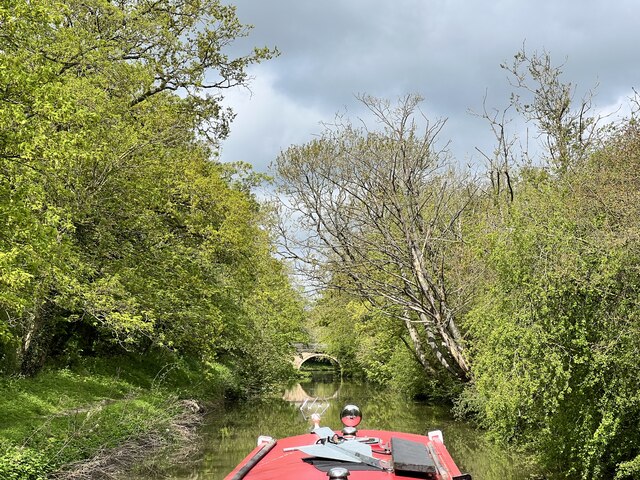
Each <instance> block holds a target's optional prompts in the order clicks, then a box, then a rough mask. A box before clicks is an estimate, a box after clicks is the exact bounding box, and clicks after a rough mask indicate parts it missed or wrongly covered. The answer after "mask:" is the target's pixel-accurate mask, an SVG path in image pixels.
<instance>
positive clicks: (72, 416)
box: [0, 356, 230, 480]
mask: <svg viewBox="0 0 640 480" xmlns="http://www.w3.org/2000/svg"><path fill="white" fill-rule="evenodd" d="M229 383H230V376H229V375H228V374H227V372H226V371H225V370H224V369H223V368H217V367H213V368H210V369H209V371H208V372H206V373H203V372H202V369H201V368H196V366H195V365H188V364H186V363H184V362H179V361H175V360H172V359H170V358H166V357H162V358H160V357H155V358H152V357H146V358H144V359H143V358H140V357H133V356H132V357H128V356H119V357H115V358H100V359H83V360H82V362H81V363H79V364H77V365H75V366H74V367H71V368H63V369H53V368H51V369H48V370H46V371H44V372H42V373H41V374H39V375H38V376H36V377H34V378H20V377H16V378H2V379H0V478H2V479H3V480H32V479H33V480H36V479H37V480H40V479H45V478H51V477H54V478H99V477H100V472H103V473H104V477H108V476H109V475H112V474H113V471H112V467H113V466H114V462H110V461H109V458H110V457H111V458H117V459H118V462H116V463H120V465H119V467H118V466H117V465H116V468H126V467H127V465H126V463H127V457H130V460H134V461H135V462H136V463H137V462H139V461H140V460H141V459H142V457H143V456H144V454H145V453H147V452H148V451H150V450H153V449H159V448H165V447H166V448H171V447H175V445H176V444H178V443H184V442H185V441H186V440H188V436H189V434H190V432H192V430H193V428H192V427H193V426H194V424H195V423H197V418H198V417H199V416H200V415H199V412H198V410H199V404H200V402H201V401H202V400H206V401H209V402H213V401H215V399H216V398H220V396H221V395H222V393H223V391H224V389H225V388H226V387H228V386H230V385H229ZM194 398H195V399H198V402H193V401H190V400H188V399H194ZM171 450H175V448H171ZM125 452H126V455H123V454H124V453H125ZM87 460H89V461H88V463H87Z"/></svg>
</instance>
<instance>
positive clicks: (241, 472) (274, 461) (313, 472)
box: [225, 430, 471, 480]
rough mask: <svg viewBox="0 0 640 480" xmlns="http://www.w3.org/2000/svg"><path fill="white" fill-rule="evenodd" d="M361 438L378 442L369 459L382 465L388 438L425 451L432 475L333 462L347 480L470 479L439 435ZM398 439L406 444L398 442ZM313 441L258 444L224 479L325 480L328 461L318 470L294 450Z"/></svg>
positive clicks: (373, 433)
mask: <svg viewBox="0 0 640 480" xmlns="http://www.w3.org/2000/svg"><path fill="white" fill-rule="evenodd" d="M336 433H337V434H338V435H339V434H340V432H336ZM438 433H439V432H438ZM365 437H369V438H371V439H378V440H379V442H377V441H376V442H375V443H374V444H373V445H371V447H372V453H373V457H375V458H377V459H379V460H382V461H384V462H390V461H391V460H392V455H391V454H388V453H387V454H385V453H384V447H389V446H391V445H392V438H393V439H399V440H394V441H393V443H395V444H396V445H400V444H402V443H404V444H407V445H409V446H410V447H411V446H412V445H414V446H416V447H418V448H419V449H420V448H421V449H423V450H425V449H426V451H427V452H429V455H428V456H429V457H430V458H432V459H433V463H435V473H433V474H428V473H407V472H402V475H398V474H397V472H395V471H388V470H381V469H373V470H371V469H369V470H358V468H361V467H362V464H358V463H351V464H349V463H344V462H340V461H337V460H335V461H333V464H334V465H335V466H342V467H345V468H347V469H348V470H349V472H350V475H349V480H377V479H385V480H391V479H395V478H402V479H405V480H410V479H412V478H414V479H416V478H423V479H424V478H429V479H433V480H471V476H469V475H462V474H461V473H460V470H459V469H458V467H457V466H456V464H455V462H454V461H453V459H452V458H451V456H450V455H449V452H448V451H447V449H446V447H445V446H444V444H443V442H442V438H441V436H438V434H435V435H430V437H431V438H429V437H428V436H424V435H416V434H411V433H402V432H393V431H385V430H359V431H358V434H357V438H359V439H360V438H365ZM402 440H405V441H408V442H402ZM317 441H318V436H317V435H316V434H314V433H308V434H304V435H296V436H293V437H287V438H283V439H279V440H277V441H276V442H275V444H273V445H269V444H267V443H264V444H262V445H258V446H257V447H256V448H255V449H254V450H253V451H252V452H251V453H250V454H249V455H248V456H247V457H246V458H245V459H244V460H243V461H242V462H241V463H240V464H239V465H238V466H237V467H236V468H235V469H234V470H233V471H232V472H231V473H230V474H229V475H227V476H226V477H225V480H239V479H246V480H273V479H279V480H314V479H323V480H326V479H327V478H328V477H327V471H326V467H327V465H329V466H331V464H332V460H324V461H320V462H319V463H322V464H323V467H324V471H323V470H320V468H322V466H315V465H313V464H311V463H309V462H310V457H311V455H309V454H307V453H304V452H302V451H300V450H298V449H297V447H302V446H307V445H314V444H316V442H317ZM414 442H415V443H414ZM257 457H260V458H259V460H258V461H257V462H256V458H257ZM252 459H253V460H252ZM394 460H395V462H396V463H398V462H399V460H398V457H396V455H394ZM253 463H255V465H254V466H252V467H251V468H249V467H250V465H251V464H253ZM412 475H413V476H412Z"/></svg>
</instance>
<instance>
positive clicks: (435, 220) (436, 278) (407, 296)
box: [275, 95, 473, 378]
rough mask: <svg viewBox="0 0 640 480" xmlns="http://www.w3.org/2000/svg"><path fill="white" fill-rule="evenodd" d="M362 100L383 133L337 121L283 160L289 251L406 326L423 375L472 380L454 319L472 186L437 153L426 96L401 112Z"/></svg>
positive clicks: (404, 104)
mask: <svg viewBox="0 0 640 480" xmlns="http://www.w3.org/2000/svg"><path fill="white" fill-rule="evenodd" d="M360 100H361V101H362V103H363V104H364V105H365V106H366V107H367V108H368V110H369V112H370V113H372V114H373V116H374V117H375V119H376V121H377V122H378V125H379V126H380V130H379V131H374V130H369V129H368V128H367V126H366V125H364V126H363V127H361V128H357V127H355V126H354V125H353V124H351V123H350V122H348V121H345V120H343V119H338V123H336V124H335V125H329V126H327V128H326V130H325V131H324V133H323V134H322V136H321V137H320V138H319V139H317V140H314V141H311V142H309V143H307V144H305V145H301V146H293V147H291V148H289V149H288V150H287V151H285V152H284V153H283V154H282V155H280V156H279V157H278V159H277V160H276V164H275V168H276V172H277V176H278V181H279V187H280V194H281V195H283V198H285V199H286V204H284V205H283V208H285V209H286V211H287V218H289V219H293V220H292V222H294V225H293V226H292V228H289V229H288V231H285V232H284V238H285V239H286V243H285V247H286V248H287V249H288V252H289V253H290V254H292V255H293V256H294V257H295V258H296V259H297V260H298V261H300V262H302V264H305V265H306V266H307V267H310V268H309V269H307V273H308V274H310V275H311V277H312V278H313V280H315V281H317V282H319V283H320V284H321V285H324V286H328V287H334V288H341V289H346V290H347V291H349V292H352V293H354V294H356V295H358V296H360V297H361V298H363V299H365V300H367V301H368V302H369V303H370V304H372V305H374V306H375V307H376V308H379V309H380V310H381V311H383V312H385V313H386V314H387V315H390V316H392V317H393V318H396V319H397V320H399V321H401V322H403V324H404V326H405V328H406V331H407V332H408V333H409V335H410V337H411V340H412V344H413V348H414V351H415V354H416V355H417V357H418V358H419V359H420V362H421V363H422V365H423V367H424V368H425V370H427V371H429V372H433V371H434V368H435V367H436V366H437V367H438V368H446V369H447V370H449V371H450V372H451V373H452V374H454V375H456V376H458V377H460V378H467V376H468V372H469V364H468V361H467V358H466V354H465V351H464V349H465V346H464V341H463V337H462V334H461V332H460V330H459V328H458V325H457V318H456V314H457V310H456V309H457V308H459V307H460V306H461V305H462V304H463V302H464V297H465V292H464V291H463V290H456V289H457V288H458V287H459V286H460V285H453V284H452V282H451V278H452V275H451V270H452V269H454V268H455V256H456V249H457V247H459V245H460V244H461V242H462V238H461V234H462V225H461V221H462V214H463V212H464V210H465V208H466V207H467V205H468V204H469V201H470V199H471V198H472V195H473V187H472V186H471V185H470V184H467V183H466V182H465V181H464V179H462V178H460V177H459V176H458V175H456V173H455V172H454V170H453V168H452V165H451V163H450V162H449V159H448V157H447V155H446V151H445V150H438V149H437V148H436V139H437V136H438V134H439V132H440V131H441V129H442V127H443V125H444V121H441V120H438V121H436V122H435V123H433V124H431V123H429V122H428V121H427V120H426V118H424V117H420V118H419V115H418V114H419V110H418V105H419V103H420V101H421V100H422V99H421V98H420V97H419V96H415V95H408V96H406V97H403V98H402V99H400V101H399V103H398V105H397V106H395V107H392V106H391V105H390V104H389V102H386V101H383V100H379V99H376V98H373V97H370V96H363V97H361V98H360ZM419 119H420V120H422V121H424V122H425V123H426V126H424V129H423V130H421V129H420V127H419V122H418V120H419ZM296 232H302V233H301V235H300V236H298V237H296ZM300 237H302V238H300Z"/></svg>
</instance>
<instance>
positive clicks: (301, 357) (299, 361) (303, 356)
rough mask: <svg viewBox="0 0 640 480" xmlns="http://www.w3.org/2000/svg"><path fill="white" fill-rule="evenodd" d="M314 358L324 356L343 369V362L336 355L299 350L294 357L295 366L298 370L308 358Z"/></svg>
mask: <svg viewBox="0 0 640 480" xmlns="http://www.w3.org/2000/svg"><path fill="white" fill-rule="evenodd" d="M313 358H322V359H326V360H329V361H330V362H331V363H332V364H333V365H335V366H337V367H338V368H339V369H340V370H342V364H341V363H340V361H339V360H338V359H337V358H336V357H334V356H332V355H328V354H326V353H321V352H299V353H298V354H297V355H296V356H295V357H294V359H293V366H294V367H295V368H296V370H300V368H301V367H302V365H303V364H304V363H305V362H306V361H307V360H311V359H313Z"/></svg>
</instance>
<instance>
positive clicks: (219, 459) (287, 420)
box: [170, 376, 530, 480]
mask: <svg viewBox="0 0 640 480" xmlns="http://www.w3.org/2000/svg"><path fill="white" fill-rule="evenodd" d="M324 380H325V381H318V377H316V378H314V379H311V380H309V381H307V382H301V383H299V384H294V385H291V386H290V387H289V388H288V389H287V390H286V391H285V393H284V394H283V395H282V397H281V398H270V399H264V400H260V401H257V402H252V403H250V404H244V405H225V406H224V408H223V409H222V411H219V412H214V413H213V414H212V415H211V418H210V419H209V422H208V423H207V425H206V427H205V429H204V432H203V433H204V447H203V450H202V451H201V452H200V455H199V457H198V458H194V459H193V461H192V462H190V463H189V464H184V465H180V466H177V467H176V468H175V469H174V471H173V472H172V476H171V477H170V478H173V479H176V480H186V479H189V480H204V479H207V480H210V479H222V478H224V477H225V475H227V474H228V473H229V472H230V471H231V470H232V469H233V468H234V467H235V466H236V465H237V464H238V463H239V462H240V461H241V460H242V459H243V458H244V457H245V455H246V454H247V453H248V452H250V451H251V450H252V449H253V448H254V446H255V442H256V439H257V437H258V436H259V435H270V436H272V437H275V438H282V437H285V436H289V435H297V434H299V433H302V432H305V431H308V430H309V429H310V424H309V423H308V422H307V421H306V420H305V419H304V418H303V416H302V415H301V413H300V411H299V406H300V404H301V403H302V402H304V399H303V397H304V398H312V397H324V398H326V399H328V401H329V408H328V410H327V411H326V412H325V414H324V415H323V421H322V425H323V426H328V427H331V428H334V429H339V428H341V423H340V419H339V414H340V410H341V408H342V407H343V406H344V405H346V404H348V403H353V404H356V405H358V406H359V407H360V408H361V410H362V412H363V418H362V423H361V425H360V428H372V429H387V430H399V431H405V432H411V433H419V434H424V433H425V432H427V431H428V430H434V429H439V430H442V431H443V434H444V440H445V444H446V445H447V447H448V449H449V451H450V452H451V454H452V456H453V457H454V458H455V460H456V462H457V463H458V465H459V466H460V467H461V469H463V470H466V471H468V472H470V473H472V474H473V478H474V480H525V479H527V478H529V472H528V469H527V468H526V466H525V465H524V462H523V461H522V460H521V459H519V458H518V457H515V456H512V455H509V454H506V453H505V452H504V451H502V450H501V449H500V448H498V447H497V446H495V445H493V444H492V443H490V442H488V441H487V440H485V439H484V437H483V436H482V435H480V434H479V433H478V432H477V431H476V430H475V429H474V428H473V427H471V426H470V425H468V424H465V423H463V422H459V421H456V420H455V419H453V418H452V416H451V414H450V412H449V409H448V408H446V407H442V406H433V405H426V404H424V403H418V402H412V401H410V400H407V399H405V398H403V397H401V396H400V395H397V394H395V393H394V392H389V391H384V390H381V389H380V388H376V387H372V386H370V385H364V384H360V383H357V382H353V381H340V380H339V379H336V378H333V377H331V376H330V377H329V380H328V381H326V380H327V378H324ZM529 470H530V469H529Z"/></svg>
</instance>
